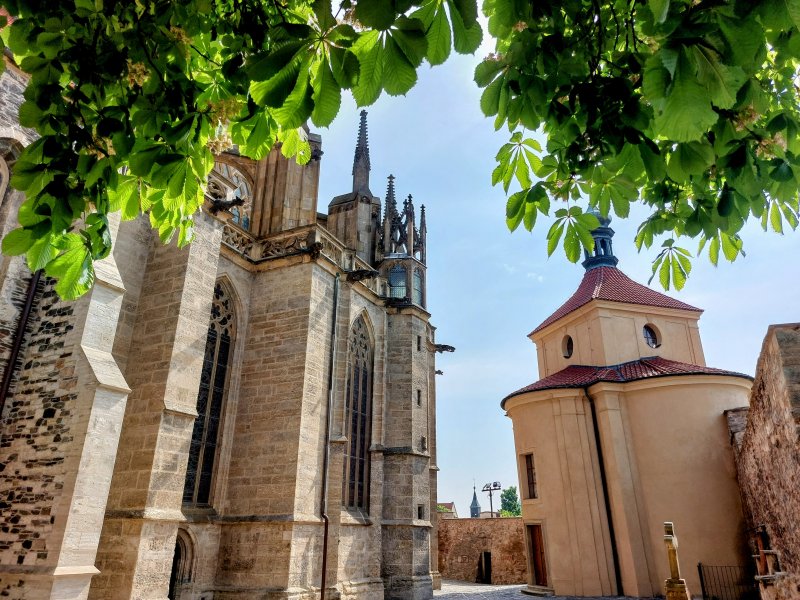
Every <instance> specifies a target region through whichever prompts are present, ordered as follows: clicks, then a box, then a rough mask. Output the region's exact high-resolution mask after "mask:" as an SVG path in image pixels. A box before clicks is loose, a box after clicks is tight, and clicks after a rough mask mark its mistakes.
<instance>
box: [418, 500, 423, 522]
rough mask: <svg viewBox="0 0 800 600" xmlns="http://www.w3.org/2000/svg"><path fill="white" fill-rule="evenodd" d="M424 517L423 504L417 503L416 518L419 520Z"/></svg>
mask: <svg viewBox="0 0 800 600" xmlns="http://www.w3.org/2000/svg"><path fill="white" fill-rule="evenodd" d="M424 518H425V505H424V504H417V519H419V520H420V521H421V520H422V519H424Z"/></svg>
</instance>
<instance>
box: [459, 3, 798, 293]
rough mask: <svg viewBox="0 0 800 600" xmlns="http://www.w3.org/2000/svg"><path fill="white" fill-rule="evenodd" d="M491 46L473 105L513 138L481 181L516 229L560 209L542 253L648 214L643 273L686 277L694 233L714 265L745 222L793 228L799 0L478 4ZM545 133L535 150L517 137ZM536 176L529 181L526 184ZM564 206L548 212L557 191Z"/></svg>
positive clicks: (735, 247)
mask: <svg viewBox="0 0 800 600" xmlns="http://www.w3.org/2000/svg"><path fill="white" fill-rule="evenodd" d="M484 11H485V13H486V15H487V16H488V17H489V33H490V34H491V35H492V36H494V37H495V38H496V39H497V52H496V53H494V54H493V55H491V56H489V57H488V58H487V59H486V60H484V61H483V62H482V63H481V64H480V65H479V66H478V68H477V70H476V72H475V80H476V82H477V83H478V85H480V86H482V87H484V88H485V90H484V92H483V95H482V98H481V108H482V109H483V111H484V113H485V114H487V115H489V116H494V117H495V126H496V127H497V128H500V127H502V126H507V127H508V129H509V130H510V131H511V132H512V136H511V139H510V141H509V143H508V144H506V145H504V146H503V147H502V148H501V149H500V152H499V153H498V154H497V163H498V164H497V168H496V169H495V170H494V173H493V176H492V179H493V183H494V184H500V183H502V185H503V188H504V189H505V190H506V192H508V191H509V189H510V186H511V185H512V182H513V181H514V180H516V182H517V184H518V185H519V187H520V188H521V189H520V190H519V191H516V192H514V193H513V194H511V195H510V197H509V199H508V204H507V207H506V217H507V221H508V226H509V227H510V228H511V229H512V230H513V229H516V228H517V227H518V226H519V225H520V224H523V226H524V227H525V228H527V229H528V230H530V229H532V228H533V227H534V226H535V224H536V220H537V216H538V215H540V214H544V215H548V214H550V212H551V210H552V209H553V208H555V211H554V216H555V217H556V219H555V223H554V224H553V225H552V226H551V228H550V229H549V231H548V233H547V238H548V253H550V254H552V253H553V252H554V251H555V249H556V247H557V246H558V245H559V241H563V247H564V251H565V253H566V255H567V258H569V260H571V261H573V262H575V261H577V260H578V258H579V257H580V250H581V246H584V247H590V245H591V243H590V239H589V238H590V236H589V230H590V229H591V228H592V227H593V226H596V223H597V222H596V219H595V218H594V217H593V216H592V215H587V214H586V213H585V212H584V211H583V210H582V209H581V207H580V206H579V205H578V203H577V201H578V200H579V199H588V204H589V205H590V206H591V207H593V208H595V209H598V210H599V212H600V213H602V214H603V215H607V214H608V213H609V212H611V211H613V212H614V213H615V214H616V215H617V216H619V217H623V218H624V217H627V216H628V213H629V210H630V205H631V203H633V202H643V203H644V204H646V205H648V206H649V207H651V209H652V214H651V215H650V216H649V218H647V220H646V221H645V222H644V223H642V224H641V226H640V227H639V231H638V234H637V236H636V246H637V247H638V248H639V249H641V248H642V247H646V248H650V247H651V246H652V245H653V244H654V243H655V242H656V239H657V237H659V236H661V235H662V234H664V237H666V239H665V240H664V241H663V245H662V250H661V252H660V254H659V255H658V256H657V258H656V260H655V261H654V263H653V275H654V276H655V275H656V274H657V275H658V278H659V280H660V282H661V284H662V286H664V287H665V288H669V286H670V284H673V285H674V286H675V287H676V288H679V289H680V288H681V287H683V284H684V282H685V281H686V277H687V275H688V274H689V271H690V270H691V261H690V257H691V253H690V252H689V251H688V250H686V249H684V248H681V247H679V246H678V244H677V241H676V240H677V238H680V237H686V238H697V239H698V240H699V247H698V250H697V252H698V253H699V252H701V251H704V250H707V252H708V256H709V258H710V260H711V262H712V263H714V264H717V262H718V260H719V254H720V250H722V253H723V255H724V256H725V258H727V259H728V260H734V259H735V258H736V257H737V255H739V254H741V253H742V240H741V238H740V237H739V232H740V231H741V229H742V227H743V226H744V224H745V222H746V221H747V220H748V219H750V218H757V219H760V220H761V223H762V226H763V227H764V229H767V227H771V228H772V229H773V230H774V231H776V232H778V233H782V232H783V229H784V227H787V226H788V227H790V228H792V229H794V228H796V227H797V223H798V187H800V156H798V155H799V154H800V136H799V135H798V132H800V121H798V105H799V103H798V100H800V98H799V97H798V80H797V76H798V71H797V67H798V60H799V59H800V29H798V27H800V0H760V1H758V0H648V1H647V2H644V1H641V0H633V1H631V0H543V1H538V2H522V1H521V0H486V1H485V2H484ZM540 128H541V129H542V130H543V131H544V133H545V135H546V137H547V145H546V148H544V149H542V148H540V145H539V144H538V143H537V142H536V141H535V140H534V139H531V138H529V137H526V134H525V132H526V131H536V130H539V129H540ZM536 179H538V180H536ZM555 200H560V201H562V202H561V203H559V204H558V205H557V206H558V207H557V208H556V207H555V206H554V205H553V201H555Z"/></svg>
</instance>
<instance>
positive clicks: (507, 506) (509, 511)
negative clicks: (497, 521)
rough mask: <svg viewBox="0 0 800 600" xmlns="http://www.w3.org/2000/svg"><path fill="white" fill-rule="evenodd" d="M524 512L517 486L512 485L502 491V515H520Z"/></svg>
mask: <svg viewBox="0 0 800 600" xmlns="http://www.w3.org/2000/svg"><path fill="white" fill-rule="evenodd" d="M521 514H522V506H521V505H520V503H519V496H517V486H515V485H511V486H509V487H507V488H506V489H504V490H503V491H502V492H500V516H502V517H518V516H520V515H521Z"/></svg>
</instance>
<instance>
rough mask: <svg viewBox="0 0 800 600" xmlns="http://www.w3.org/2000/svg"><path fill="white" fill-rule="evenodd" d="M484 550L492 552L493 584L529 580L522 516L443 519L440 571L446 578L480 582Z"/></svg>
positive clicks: (440, 540)
mask: <svg viewBox="0 0 800 600" xmlns="http://www.w3.org/2000/svg"><path fill="white" fill-rule="evenodd" d="M483 552H490V553H491V557H492V558H491V565H492V577H491V583H494V584H512V583H526V582H527V580H528V579H527V577H528V576H527V568H526V558H525V528H524V526H523V524H522V518H520V517H507V518H500V519H442V520H440V521H439V571H440V572H441V574H442V578H443V579H456V580H459V581H470V582H475V581H477V580H478V576H479V571H480V561H481V555H482V553H483ZM484 583H489V582H484Z"/></svg>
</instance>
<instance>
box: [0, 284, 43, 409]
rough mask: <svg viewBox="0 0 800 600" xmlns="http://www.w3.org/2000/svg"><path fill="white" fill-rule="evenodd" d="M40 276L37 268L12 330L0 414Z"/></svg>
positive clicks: (0, 391)
mask: <svg viewBox="0 0 800 600" xmlns="http://www.w3.org/2000/svg"><path fill="white" fill-rule="evenodd" d="M41 278H42V270H41V269H39V270H38V271H36V272H35V273H34V274H33V275H32V276H31V280H30V282H29V283H28V293H27V294H26V296H25V304H23V305H22V314H20V316H19V321H17V330H16V331H15V332H14V343H13V344H12V345H11V354H9V357H8V363H6V370H5V372H4V373H3V383H2V387H0V416H2V414H3V410H4V409H5V406H6V396H7V395H8V389H9V388H10V387H11V379H12V378H13V375H14V366H15V365H16V364H17V360H18V359H19V351H20V349H21V348H22V340H23V338H24V337H25V330H26V329H27V328H28V319H29V318H30V316H31V309H32V308H33V299H34V297H35V296H36V288H37V287H38V286H39V280H40V279H41Z"/></svg>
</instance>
